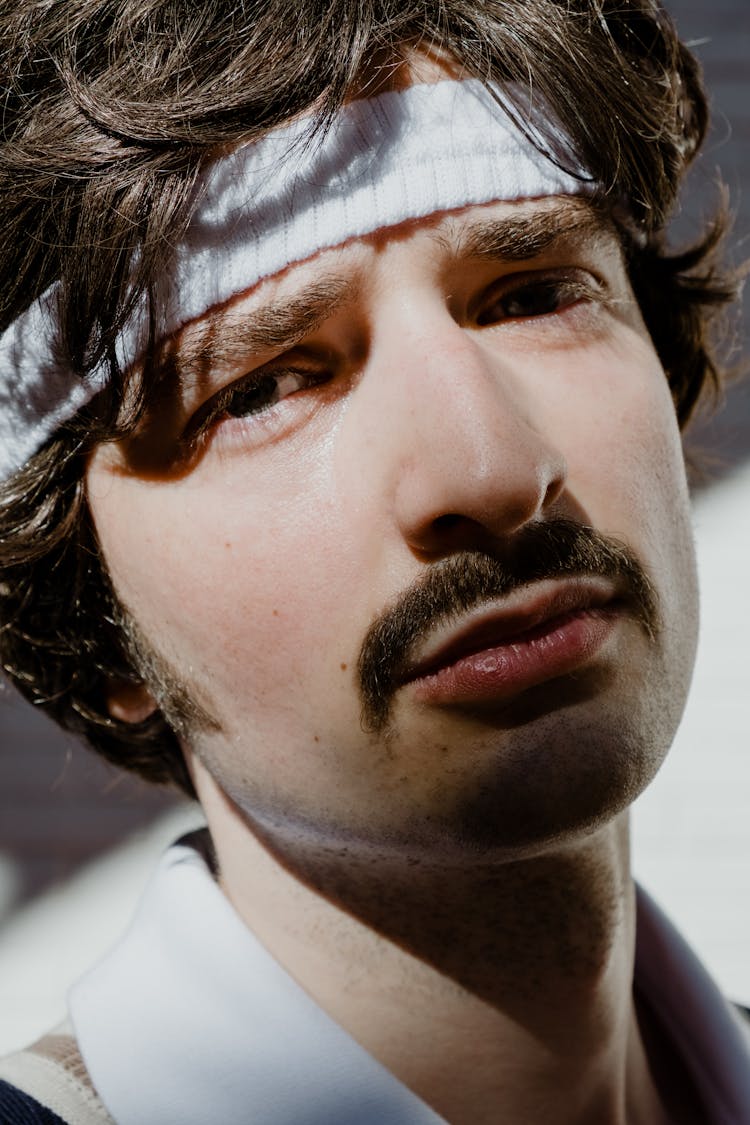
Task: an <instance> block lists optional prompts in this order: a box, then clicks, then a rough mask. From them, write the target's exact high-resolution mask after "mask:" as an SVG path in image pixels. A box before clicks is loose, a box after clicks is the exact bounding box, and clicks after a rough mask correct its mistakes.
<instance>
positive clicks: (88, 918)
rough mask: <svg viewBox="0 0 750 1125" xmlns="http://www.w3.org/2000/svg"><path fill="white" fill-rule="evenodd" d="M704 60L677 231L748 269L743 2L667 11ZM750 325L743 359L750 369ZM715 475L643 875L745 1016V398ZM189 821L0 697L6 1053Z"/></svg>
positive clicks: (749, 121) (704, 446) (749, 929)
mask: <svg viewBox="0 0 750 1125" xmlns="http://www.w3.org/2000/svg"><path fill="white" fill-rule="evenodd" d="M667 7H668V9H669V10H670V11H671V12H672V13H673V15H674V16H675V18H676V20H677V23H678V26H679V27H680V29H681V32H682V35H683V38H686V39H687V40H688V41H689V42H691V43H692V44H693V46H694V49H695V51H696V53H697V54H698V57H699V58H700V59H701V61H702V64H703V67H704V72H705V76H706V80H707V83H708V86H709V89H710V92H711V100H712V106H713V129H712V133H711V136H710V139H709V141H708V143H707V145H706V147H705V150H704V152H703V155H702V156H701V158H700V159H699V161H698V162H697V165H696V167H695V169H694V171H693V173H692V174H691V178H690V185H689V192H688V194H687V197H686V200H685V203H684V206H683V211H682V214H681V215H680V216H679V217H678V220H677V223H676V228H675V229H676V232H677V233H678V234H679V233H680V232H690V231H692V230H693V229H694V221H695V219H696V217H698V216H705V215H707V214H709V213H710V212H711V210H712V209H713V206H714V204H715V203H716V200H717V182H718V177H719V172H718V169H719V168H721V170H722V173H723V177H724V180H725V182H726V183H727V184H728V187H729V189H730V198H731V202H732V207H733V209H734V210H735V212H736V216H737V217H736V225H735V233H734V237H733V245H734V255H735V258H736V260H738V261H739V260H740V259H742V258H750V198H749V196H750V97H749V96H748V94H749V91H750V82H749V81H748V79H749V77H750V75H749V73H748V72H749V70H750V2H749V0H712V3H710V4H708V3H706V0H670V2H669V3H668V5H667ZM748 326H750V318H749V317H748V315H747V313H746V314H745V317H744V319H743V320H740V321H738V324H737V350H736V354H735V360H736V362H737V363H738V364H739V362H740V360H741V359H742V358H744V359H745V360H747V359H748V352H749V348H748ZM691 446H692V447H693V448H694V449H696V450H698V451H699V452H700V454H701V456H702V458H703V460H704V462H707V463H709V464H710V465H711V466H713V468H712V475H711V476H710V478H709V480H708V482H707V484H706V485H704V486H703V487H702V489H701V490H700V492H699V493H698V494H697V497H696V532H697V537H698V547H699V562H700V567H701V573H702V579H703V586H704V622H705V623H704V630H703V639H702V642H701V651H700V656H699V663H698V669H697V672H696V681H695V690H694V695H693V700H692V701H691V704H690V707H689V709H688V712H687V714H686V718H685V721H684V723H683V726H682V728H681V730H680V733H679V735H678V739H677V743H676V746H675V750H674V752H673V755H672V757H671V759H670V761H669V763H668V765H667V766H666V767H665V769H664V770H663V771H662V773H661V774H660V776H659V778H658V779H657V781H656V782H655V784H654V785H653V786H652V788H651V790H650V791H649V792H648V794H647V795H646V796H645V797H644V798H642V800H641V802H639V804H638V806H637V808H636V811H635V838H636V846H635V868H636V873H637V874H638V875H639V877H640V878H641V879H642V880H643V881H644V882H645V883H646V885H647V886H649V887H650V888H651V889H652V890H653V891H654V892H655V893H656V894H657V895H658V897H659V898H660V899H661V901H662V902H663V903H664V905H665V906H666V908H667V909H668V910H669V911H670V912H671V913H672V914H673V916H674V917H675V919H676V920H677V921H678V923H679V924H680V925H681V926H682V927H683V928H684V929H685V931H686V932H687V934H688V936H689V937H690V939H691V940H692V941H693V942H694V943H695V944H696V945H697V946H698V948H699V951H700V952H701V954H702V955H703V956H704V958H705V959H706V960H707V961H708V963H709V965H710V967H711V969H712V970H713V971H714V973H715V974H716V975H717V976H718V977H719V979H720V981H721V983H722V984H723V985H724V987H725V988H726V989H727V990H728V991H730V992H731V993H732V994H733V995H734V996H735V997H736V998H737V999H741V1000H744V1002H745V1003H750V966H748V964H747V963H746V962H747V961H748V958H747V950H748V949H750V816H749V815H748V808H749V807H750V802H749V801H748V798H749V797H750V755H749V754H748V742H749V735H748V732H749V731H750V660H749V659H748V656H747V648H748V646H747V644H746V641H745V637H746V634H747V630H748V629H749V628H750V595H749V594H748V588H747V583H748V577H749V576H750V531H749V530H748V529H749V527H750V384H745V385H743V384H739V383H738V384H737V385H735V386H733V387H731V388H730V389H729V391H728V394H727V401H726V405H725V407H724V409H723V411H722V412H721V413H720V414H719V415H717V416H716V417H715V418H714V419H712V420H710V421H704V422H701V423H700V424H699V425H698V426H697V427H696V429H695V431H694V434H693V436H692V438H691ZM195 816H196V814H195V812H193V811H191V809H189V808H186V807H185V805H184V804H183V803H182V802H179V801H178V800H177V798H176V797H174V796H173V795H170V794H169V793H165V792H160V791H159V790H156V789H151V788H149V787H148V786H146V785H145V784H144V783H141V782H139V781H137V780H136V779H131V778H128V777H125V776H122V775H120V774H118V773H117V772H116V771H114V770H113V769H110V768H109V767H108V766H106V765H104V764H102V763H100V762H99V761H98V760H97V759H96V758H95V757H94V756H93V755H91V754H90V753H88V752H87V751H86V750H84V749H83V748H82V747H80V746H78V745H77V744H76V743H75V742H74V741H73V740H72V739H70V738H67V737H66V736H64V735H62V734H60V733H59V732H58V731H57V730H56V729H55V728H54V727H53V726H52V725H51V724H50V723H49V722H48V721H47V720H46V719H45V718H44V716H43V715H42V714H40V713H38V712H35V711H34V710H33V709H32V708H31V707H29V706H28V705H27V704H25V703H21V702H20V701H19V700H18V699H17V698H16V697H15V695H14V693H13V692H11V691H10V690H9V689H7V690H5V691H4V692H2V693H1V694H0V1051H1V1050H3V1049H5V1048H8V1047H10V1046H12V1045H13V1044H15V1043H18V1042H21V1041H23V1040H24V1039H25V1038H27V1037H28V1036H30V1035H33V1034H35V1033H36V1031H37V1030H41V1029H42V1028H43V1027H44V1026H45V1024H46V1023H47V1022H49V1021H50V1020H54V1019H55V1018H56V1016H57V1014H58V1012H60V1011H61V1008H62V996H63V993H64V990H65V986H66V983H67V981H68V980H69V979H70V978H71V977H72V976H74V975H75V974H76V973H77V972H78V971H80V969H81V968H83V967H84V966H85V965H86V964H88V963H89V962H90V961H91V959H92V957H93V956H94V955H95V954H96V953H98V951H99V950H100V949H103V948H104V947H105V946H106V944H107V943H108V942H109V940H111V938H112V937H113V936H114V935H115V934H116V933H117V932H118V930H119V928H120V927H121V925H122V923H123V921H124V919H125V918H126V917H127V915H128V913H129V911H130V909H131V905H132V902H133V901H134V899H135V897H136V895H137V892H138V889H139V887H140V885H141V883H142V881H143V879H144V878H145V873H146V872H147V870H148V869H149V867H150V866H151V864H152V862H153V858H154V857H155V855H157V854H158V852H159V850H160V849H161V847H162V846H164V844H165V842H166V841H168V840H169V839H170V838H171V837H172V836H174V835H176V834H177V833H178V832H179V830H180V829H181V827H182V826H183V825H184V824H189V823H192V822H193V820H194V819H195Z"/></svg>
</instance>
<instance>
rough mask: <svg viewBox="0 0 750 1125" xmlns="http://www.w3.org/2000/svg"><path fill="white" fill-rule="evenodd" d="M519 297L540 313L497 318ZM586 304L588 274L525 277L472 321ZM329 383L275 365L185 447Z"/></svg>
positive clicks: (218, 406)
mask: <svg viewBox="0 0 750 1125" xmlns="http://www.w3.org/2000/svg"><path fill="white" fill-rule="evenodd" d="M524 297H527V298H528V297H531V299H532V302H533V301H537V302H538V301H539V300H540V299H541V302H542V306H543V307H541V308H539V307H538V304H537V306H536V307H535V308H533V309H529V308H528V306H526V307H525V308H519V309H518V310H517V311H513V310H512V308H509V307H506V308H505V309H504V310H503V312H502V313H501V314H498V311H497V310H498V306H503V305H506V306H512V305H513V303H515V304H516V305H518V303H519V301H522V300H523V298H524ZM550 299H551V300H550ZM585 300H588V301H592V300H598V301H599V302H601V301H602V300H603V293H602V290H601V286H600V284H599V283H598V282H597V281H596V279H594V278H593V277H590V276H589V275H588V274H586V275H581V274H566V275H565V276H559V275H543V276H541V277H526V278H525V279H523V280H519V281H517V282H515V283H513V284H508V283H506V284H505V285H504V286H503V287H502V289H501V290H500V291H497V290H496V291H495V293H494V294H491V295H490V297H489V298H487V297H484V298H483V299H482V305H481V309H480V311H479V312H478V313H477V314H476V316H475V318H474V319H475V324H476V325H477V326H478V327H480V328H484V327H491V326H493V325H496V324H499V323H501V322H503V321H523V320H542V319H545V318H547V317H551V316H555V315H556V314H562V313H564V312H566V311H567V310H568V309H569V308H572V307H573V306H574V305H576V304H578V303H579V302H580V301H585ZM550 306H552V307H550ZM330 378H331V371H330V370H329V369H328V368H317V369H316V368H311V369H306V368H304V367H303V366H299V367H291V366H288V367H285V366H278V367H267V368H260V369H258V370H255V371H252V372H250V373H249V374H247V375H245V376H243V377H241V378H240V379H238V380H237V381H236V382H234V383H231V384H229V385H228V386H227V387H224V388H223V389H222V390H221V391H219V392H218V394H216V395H214V397H213V398H212V399H210V400H209V401H208V402H207V403H205V404H204V406H202V407H201V408H200V410H199V411H198V412H197V414H196V415H194V417H193V419H192V420H191V422H190V424H189V427H188V430H187V432H186V434H185V440H184V445H185V446H186V448H187V449H189V450H190V451H191V452H192V451H194V450H196V449H197V448H198V447H199V445H200V444H201V443H202V442H203V441H205V440H207V438H208V437H209V435H210V433H211V431H213V430H214V429H215V428H216V426H217V423H219V422H220V421H222V420H223V419H224V418H226V419H234V420H235V421H236V422H237V423H244V424H245V425H246V426H253V425H255V426H257V425H261V424H263V423H264V422H265V421H267V420H268V421H270V415H271V414H272V413H273V409H274V407H276V406H278V405H279V404H280V403H282V402H284V401H285V400H286V399H287V398H289V397H290V396H293V395H296V394H298V393H300V392H301V391H304V390H309V389H311V388H313V387H315V386H319V385H321V384H322V383H325V382H327V381H328V380H329V379H330ZM285 381H286V384H287V385H286V387H285ZM263 391H265V392H267V397H266V398H264V399H263V400H262V401H261V402H259V403H256V404H255V406H256V408H255V409H246V407H247V406H248V403H247V400H248V398H249V399H250V400H252V397H253V396H256V397H257V396H258V394H259V392H260V393H262V392H263Z"/></svg>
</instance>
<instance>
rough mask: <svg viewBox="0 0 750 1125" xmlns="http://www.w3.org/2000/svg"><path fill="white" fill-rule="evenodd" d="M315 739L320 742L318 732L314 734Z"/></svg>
mask: <svg viewBox="0 0 750 1125" xmlns="http://www.w3.org/2000/svg"><path fill="white" fill-rule="evenodd" d="M313 740H314V741H315V742H320V738H319V737H318V735H317V734H314V735H313Z"/></svg>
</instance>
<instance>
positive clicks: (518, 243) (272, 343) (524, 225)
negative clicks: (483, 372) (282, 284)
mask: <svg viewBox="0 0 750 1125" xmlns="http://www.w3.org/2000/svg"><path fill="white" fill-rule="evenodd" d="M608 229H609V224H608V222H607V219H606V217H605V216H603V215H602V214H601V213H600V212H599V211H598V210H597V209H596V208H595V207H593V206H592V205H591V204H590V203H589V202H587V201H585V200H581V199H577V198H572V199H565V200H560V201H559V202H558V203H556V204H554V205H552V206H543V207H536V208H525V209H524V211H523V213H521V214H516V215H507V216H502V217H499V218H490V219H481V218H480V219H476V220H473V221H471V222H469V223H468V224H466V225H464V224H463V223H462V224H460V225H459V223H458V222H457V221H454V222H453V223H452V224H451V226H450V227H449V230H448V231H444V232H441V233H440V234H439V235H437V236H436V237H437V238H438V239H439V240H440V241H441V242H442V243H443V244H444V245H446V247H447V248H449V249H450V252H451V254H452V255H453V256H454V257H455V258H461V257H464V258H466V257H468V258H474V259H477V260H480V261H481V260H485V261H507V262H512V263H515V262H523V261H530V260H533V259H534V258H538V257H540V256H541V255H542V254H543V253H544V252H545V251H547V250H549V249H550V248H552V247H554V246H555V245H556V244H558V243H563V242H565V243H567V242H569V241H570V240H576V241H583V240H586V239H589V240H600V239H601V238H602V237H603V236H604V235H605V234H606V232H607V231H608ZM355 295H356V283H353V282H352V280H351V279H349V278H341V277H336V276H333V275H332V276H329V277H325V278H323V279H319V280H318V281H315V282H311V284H310V285H309V286H307V288H306V289H305V291H304V293H302V294H300V295H296V296H289V297H285V298H282V299H280V300H278V301H270V302H268V303H266V304H263V305H260V306H259V307H258V308H255V309H250V310H248V311H247V313H246V314H244V315H243V316H242V317H241V318H232V317H230V316H228V315H227V314H226V312H225V313H221V312H219V313H216V314H214V315H212V316H209V317H207V318H206V319H205V320H204V321H202V322H200V323H199V324H198V325H196V326H195V328H196V330H195V331H190V332H186V333H185V334H184V335H183V336H182V337H181V338H179V339H178V340H173V341H171V342H170V343H168V344H167V345H166V349H165V353H166V354H167V355H169V357H170V362H171V363H172V364H174V367H175V368H176V371H177V374H178V377H179V381H180V383H181V385H182V386H183V387H189V386H200V385H202V384H205V383H207V382H208V380H209V378H210V376H211V374H212V373H215V372H216V370H222V369H225V370H226V369H232V368H234V367H236V365H237V362H238V359H241V358H242V357H243V356H246V357H251V356H256V355H262V354H263V353H264V352H271V351H273V352H283V351H286V350H288V349H289V348H292V347H294V346H295V344H298V343H299V342H300V341H301V340H303V339H304V338H305V337H306V336H308V335H310V334H311V333H312V332H315V331H316V330H317V329H318V328H319V327H320V326H321V325H322V324H323V323H324V322H325V321H326V320H327V319H328V317H330V316H332V315H333V313H335V312H336V311H337V310H338V309H340V308H341V307H342V305H344V304H345V303H347V302H349V301H351V300H353V299H354V297H355Z"/></svg>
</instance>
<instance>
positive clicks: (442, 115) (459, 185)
mask: <svg viewBox="0 0 750 1125" xmlns="http://www.w3.org/2000/svg"><path fill="white" fill-rule="evenodd" d="M530 129H531V130H532V132H533V131H534V130H533V123H532V124H530ZM560 148H561V157H562V160H561V162H563V161H564V162H565V163H566V164H567V166H568V167H570V166H571V165H573V166H574V167H575V160H574V158H573V157H572V156H571V154H570V151H569V147H568V146H567V145H566V144H565V141H564V138H562V137H560ZM593 186H594V185H593V184H592V182H591V180H590V178H588V177H587V175H586V173H585V172H583V171H581V172H580V174H579V173H578V171H577V170H576V171H575V172H574V173H571V172H568V171H563V170H562V168H560V167H558V166H557V164H556V163H555V162H554V161H553V160H552V159H550V158H548V157H546V156H545V155H543V154H542V153H541V152H540V151H539V150H538V149H537V148H536V147H535V145H533V144H532V143H531V142H530V141H529V140H528V139H527V137H526V136H525V135H524V133H523V132H522V131H521V130H520V129H519V128H518V127H517V126H516V125H515V124H514V123H513V121H512V120H511V119H510V117H509V116H508V115H507V113H506V112H505V111H504V110H503V109H502V108H501V106H500V105H499V104H498V102H497V100H496V99H495V98H494V97H493V95H492V94H491V93H490V92H489V91H488V90H487V89H486V88H485V86H484V85H483V84H482V83H481V82H479V81H476V80H474V79H468V80H465V81H452V80H445V81H441V82H438V83H437V84H434V85H415V86H411V87H409V88H408V89H406V90H402V91H389V92H387V93H384V94H381V95H379V96H378V97H375V98H371V99H367V100H361V101H355V102H352V103H350V104H348V105H346V106H345V107H344V108H343V109H342V110H341V111H340V112H339V114H338V115H337V116H336V117H335V118H334V121H333V122H332V124H331V126H330V128H329V129H328V130H327V131H326V132H324V133H322V134H320V135H313V136H312V137H311V136H310V124H309V120H306V119H304V118H303V119H300V120H298V121H296V122H294V123H292V124H291V125H289V126H287V127H285V128H282V129H279V130H277V131H275V132H273V133H270V134H269V135H267V136H266V137H264V138H263V139H262V140H260V141H258V142H256V143H254V144H251V145H246V146H244V147H242V148H240V149H238V150H236V151H235V152H233V153H232V154H231V155H229V156H227V157H224V158H222V159H220V160H218V161H217V162H216V163H215V164H213V165H212V166H211V167H210V168H209V169H208V170H207V172H206V173H205V175H204V181H203V190H202V192H201V197H200V202H199V204H198V206H197V209H196V211H195V214H194V216H193V218H192V220H191V222H190V225H189V228H188V231H187V234H186V237H185V239H184V241H183V242H182V243H181V244H180V245H179V246H178V247H177V248H176V252H175V259H174V269H173V272H172V276H171V277H170V278H169V279H165V281H164V296H163V301H162V302H160V309H159V314H158V316H159V320H158V326H157V332H158V336H159V337H160V338H163V337H166V336H168V335H169V334H171V333H174V332H175V331H177V330H178V329H180V328H181V327H183V326H184V325H186V324H187V323H188V322H190V321H191V320H194V319H195V318H197V317H201V316H203V315H204V314H205V313H206V312H208V311H209V310H210V309H211V308H213V307H214V306H216V305H219V304H222V303H224V302H226V301H228V300H229V299H230V298H232V297H235V296H237V295H239V294H242V293H245V292H247V291H248V290H250V289H251V288H252V287H253V286H254V285H257V283H258V282H259V281H261V280H263V279H264V278H268V277H272V276H273V275H274V274H277V273H279V272H280V271H281V270H283V269H284V268H285V267H287V266H289V265H291V264H293V263H297V262H301V261H304V260H305V259H308V258H310V257H312V256H313V255H314V254H316V253H318V252H319V251H320V250H324V249H328V248H331V247H334V246H340V245H342V244H343V243H345V242H347V241H348V240H349V239H352V238H358V237H362V236H364V235H367V234H372V233H373V232H374V231H376V230H380V229H383V228H387V227H391V226H395V225H397V224H398V223H402V222H404V221H406V220H408V219H420V218H424V217H426V216H429V215H433V214H435V213H438V212H442V211H451V210H455V209H457V208H461V207H465V206H467V205H469V204H478V203H489V202H491V201H496V200H508V201H511V200H518V199H531V198H536V197H541V196H551V195H570V194H580V193H581V192H589V191H591V190H592V189H593ZM57 299H58V290H57V286H56V285H52V286H51V287H50V288H49V289H48V290H47V291H46V292H45V293H44V294H43V296H42V297H41V298H40V299H39V300H37V301H36V302H35V303H34V304H33V305H32V306H30V308H29V309H27V310H26V311H25V312H24V313H23V315H22V316H20V317H19V318H18V319H17V320H16V321H15V322H14V323H13V324H12V325H11V326H10V327H9V328H8V329H7V330H6V331H5V332H4V333H3V335H2V336H1V337H0V479H6V478H7V477H8V476H9V475H10V474H11V473H12V472H13V471H15V470H16V469H18V468H20V467H21V466H22V465H23V464H24V463H25V462H26V460H27V459H28V458H29V457H30V456H31V455H32V454H33V453H34V452H35V451H36V450H37V449H39V448H40V447H41V446H42V444H43V443H44V442H45V441H46V440H47V438H48V437H50V436H51V434H52V433H54V431H55V430H56V429H57V427H58V426H60V425H61V423H63V422H64V421H65V420H66V419H68V418H70V417H72V415H73V414H74V413H75V412H76V411H77V410H79V409H80V408H81V407H82V406H83V405H84V404H85V403H86V402H87V401H88V400H90V399H91V398H92V397H93V395H94V394H95V393H96V392H97V391H98V390H100V389H101V388H102V386H104V384H105V381H106V378H107V364H106V363H103V364H102V365H101V366H100V368H98V369H96V370H94V371H93V372H91V373H89V375H88V376H87V377H86V379H85V380H82V379H81V378H80V376H78V375H76V374H74V373H73V372H71V371H70V370H69V369H67V368H66V367H65V366H64V364H62V363H61V362H60V361H59V360H58V358H57V356H58V353H59V344H58V332H57V323H56V321H57V318H56V304H57ZM146 323H147V315H146V307H145V300H144V302H143V303H142V304H141V306H140V308H139V309H138V311H137V312H136V314H135V315H134V316H133V318H132V320H131V321H130V322H129V323H128V325H127V326H126V328H125V329H124V330H123V332H122V334H121V336H120V339H119V341H118V346H117V352H118V360H119V362H120V364H121V365H122V366H123V367H128V366H130V365H131V364H133V363H135V362H136V361H137V359H138V357H139V355H140V354H141V353H142V351H143V348H144V347H145V342H146Z"/></svg>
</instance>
